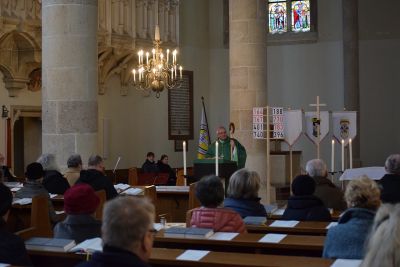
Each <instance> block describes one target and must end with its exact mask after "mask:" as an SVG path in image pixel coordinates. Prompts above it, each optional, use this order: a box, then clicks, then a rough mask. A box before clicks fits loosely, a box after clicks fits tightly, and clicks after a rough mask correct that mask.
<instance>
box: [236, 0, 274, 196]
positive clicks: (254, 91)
mask: <svg viewBox="0 0 400 267" xmlns="http://www.w3.org/2000/svg"><path fill="white" fill-rule="evenodd" d="M266 12H267V11H266V1H265V0H230V1H229V45H230V47H229V48H230V49H229V62H230V117H231V121H232V122H233V123H234V124H235V127H236V132H235V135H234V138H237V139H238V140H239V141H240V142H241V143H242V145H243V146H244V147H245V148H246V151H247V161H246V167H247V168H250V169H253V170H255V171H257V172H258V173H259V174H260V176H261V189H260V192H259V195H260V197H261V198H262V202H263V203H266V200H267V196H270V194H269V192H268V194H267V189H266V188H267V183H266V181H267V164H266V162H267V155H266V152H267V143H266V140H253V132H252V127H253V120H252V115H253V107H266V106H267V104H268V102H267V99H268V95H267V21H266V18H267V16H266V14H267V13H266ZM272 202H274V201H273V200H272Z"/></svg>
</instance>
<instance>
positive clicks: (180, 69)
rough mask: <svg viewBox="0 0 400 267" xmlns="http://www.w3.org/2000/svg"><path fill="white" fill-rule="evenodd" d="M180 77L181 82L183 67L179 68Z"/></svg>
mask: <svg viewBox="0 0 400 267" xmlns="http://www.w3.org/2000/svg"><path fill="white" fill-rule="evenodd" d="M179 71H180V75H181V80H182V66H181V67H179Z"/></svg>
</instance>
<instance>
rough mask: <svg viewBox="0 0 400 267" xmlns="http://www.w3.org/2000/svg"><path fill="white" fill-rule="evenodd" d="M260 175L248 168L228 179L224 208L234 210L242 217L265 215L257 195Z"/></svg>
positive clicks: (265, 212)
mask: <svg viewBox="0 0 400 267" xmlns="http://www.w3.org/2000/svg"><path fill="white" fill-rule="evenodd" d="M259 189H260V176H259V175H258V173H257V172H255V171H252V170H250V169H241V170H238V171H236V172H235V173H234V174H232V176H231V178H230V179H229V187H228V195H229V197H228V198H226V199H225V200H224V204H223V205H224V206H225V207H226V208H229V209H232V210H234V211H236V212H237V213H238V214H239V215H240V216H242V218H244V217H246V216H260V217H267V211H266V210H265V207H264V206H263V205H262V204H261V203H260V200H261V198H259V197H258V190H259Z"/></svg>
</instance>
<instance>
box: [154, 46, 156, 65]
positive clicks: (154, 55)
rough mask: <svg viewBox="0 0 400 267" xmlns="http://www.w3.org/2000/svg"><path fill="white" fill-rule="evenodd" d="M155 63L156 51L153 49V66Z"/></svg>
mask: <svg viewBox="0 0 400 267" xmlns="http://www.w3.org/2000/svg"><path fill="white" fill-rule="evenodd" d="M155 61H156V50H155V49H153V64H154V62H155Z"/></svg>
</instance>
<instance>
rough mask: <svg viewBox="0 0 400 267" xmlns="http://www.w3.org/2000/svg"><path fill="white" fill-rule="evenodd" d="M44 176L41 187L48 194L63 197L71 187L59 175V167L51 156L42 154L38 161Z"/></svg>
mask: <svg viewBox="0 0 400 267" xmlns="http://www.w3.org/2000/svg"><path fill="white" fill-rule="evenodd" d="M37 162H38V163H40V164H41V165H42V166H43V170H45V172H46V174H45V175H44V177H43V183H42V184H43V186H44V188H45V189H46V190H47V191H48V192H49V193H50V194H57V195H64V193H65V191H67V190H68V189H69V188H70V187H71V186H70V185H69V183H68V181H67V179H65V178H64V176H63V175H62V174H61V173H60V167H59V166H58V163H57V161H56V158H55V156H54V155H53V154H43V155H41V156H40V157H39V158H38V160H37Z"/></svg>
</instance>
